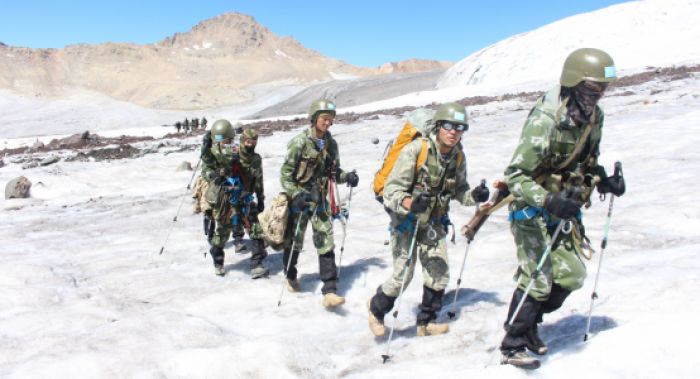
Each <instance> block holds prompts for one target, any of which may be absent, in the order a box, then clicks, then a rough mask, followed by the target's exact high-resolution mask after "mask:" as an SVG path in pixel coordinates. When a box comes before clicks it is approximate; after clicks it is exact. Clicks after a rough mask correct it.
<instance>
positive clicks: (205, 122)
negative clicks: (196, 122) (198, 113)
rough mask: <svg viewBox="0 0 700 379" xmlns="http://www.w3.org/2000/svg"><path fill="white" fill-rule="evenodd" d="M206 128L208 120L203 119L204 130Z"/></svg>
mask: <svg viewBox="0 0 700 379" xmlns="http://www.w3.org/2000/svg"><path fill="white" fill-rule="evenodd" d="M206 128H207V118H206V117H202V129H206Z"/></svg>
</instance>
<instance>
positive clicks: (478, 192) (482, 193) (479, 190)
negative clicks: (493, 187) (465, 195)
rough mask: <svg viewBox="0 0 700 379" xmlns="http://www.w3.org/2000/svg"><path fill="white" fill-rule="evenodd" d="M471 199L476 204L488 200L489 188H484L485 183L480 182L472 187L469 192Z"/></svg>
mask: <svg viewBox="0 0 700 379" xmlns="http://www.w3.org/2000/svg"><path fill="white" fill-rule="evenodd" d="M471 195H472V199H474V201H476V202H478V203H483V202H484V201H488V200H489V187H486V181H484V180H482V181H481V184H479V185H478V186H476V187H474V189H473V190H472V192H471Z"/></svg>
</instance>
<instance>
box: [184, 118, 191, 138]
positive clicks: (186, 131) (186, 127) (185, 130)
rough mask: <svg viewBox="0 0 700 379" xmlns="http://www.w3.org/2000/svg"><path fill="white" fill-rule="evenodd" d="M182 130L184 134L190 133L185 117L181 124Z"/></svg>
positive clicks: (188, 123) (188, 122)
mask: <svg viewBox="0 0 700 379" xmlns="http://www.w3.org/2000/svg"><path fill="white" fill-rule="evenodd" d="M182 129H184V132H185V134H188V133H189V132H190V120H188V119H187V117H185V122H183V123H182Z"/></svg>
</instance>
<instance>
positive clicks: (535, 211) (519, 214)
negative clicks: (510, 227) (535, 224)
mask: <svg viewBox="0 0 700 379" xmlns="http://www.w3.org/2000/svg"><path fill="white" fill-rule="evenodd" d="M540 215H541V216H542V218H543V219H544V221H545V223H546V224H547V226H548V227H553V226H556V225H557V220H555V218H556V217H555V216H552V214H551V213H549V212H547V211H546V210H545V209H544V208H540V207H533V206H529V205H528V206H527V207H525V208H523V209H518V210H517V211H511V212H510V213H508V221H510V222H512V221H513V220H515V221H522V220H530V219H532V218H534V217H537V216H540ZM582 217H583V215H582V213H581V210H580V209H579V211H578V212H577V213H576V220H578V221H579V222H581V219H582Z"/></svg>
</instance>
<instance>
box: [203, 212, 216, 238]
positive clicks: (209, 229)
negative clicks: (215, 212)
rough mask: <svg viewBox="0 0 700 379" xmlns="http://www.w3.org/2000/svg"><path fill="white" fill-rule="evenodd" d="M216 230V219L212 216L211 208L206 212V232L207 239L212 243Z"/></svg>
mask: <svg viewBox="0 0 700 379" xmlns="http://www.w3.org/2000/svg"><path fill="white" fill-rule="evenodd" d="M215 231H216V221H214V219H213V218H212V215H211V210H208V211H205V212H204V234H206V236H207V241H208V242H209V243H210V244H211V239H212V238H214V232H215Z"/></svg>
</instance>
